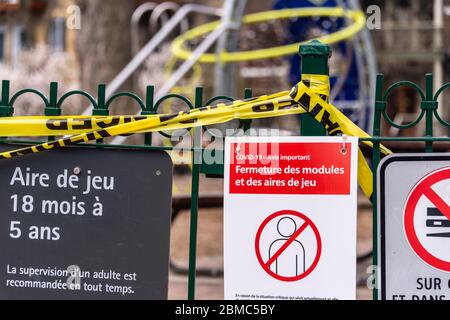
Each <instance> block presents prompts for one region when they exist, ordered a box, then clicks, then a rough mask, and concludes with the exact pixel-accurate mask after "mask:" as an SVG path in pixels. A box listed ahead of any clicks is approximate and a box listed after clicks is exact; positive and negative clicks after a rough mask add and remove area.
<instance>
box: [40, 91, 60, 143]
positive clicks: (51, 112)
mask: <svg viewBox="0 0 450 320" xmlns="http://www.w3.org/2000/svg"><path fill="white" fill-rule="evenodd" d="M44 114H45V115H46V116H48V117H53V116H60V115H61V109H60V108H58V83H57V82H51V83H50V95H49V105H48V106H45V109H44ZM53 140H55V137H53V136H49V137H48V141H53Z"/></svg>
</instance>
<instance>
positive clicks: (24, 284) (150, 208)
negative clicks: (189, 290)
mask: <svg viewBox="0 0 450 320" xmlns="http://www.w3.org/2000/svg"><path fill="white" fill-rule="evenodd" d="M7 148H9V149H11V147H10V146H8V147H4V146H3V147H1V149H0V150H6V149H7ZM0 188H1V189H0V203H1V206H0V299H166V298H167V287H168V261H169V235H170V216H171V192H172V162H171V160H170V157H169V156H168V155H167V153H165V152H162V151H161V152H160V151H151V152H149V151H134V150H133V151H131V150H117V149H114V150H111V149H108V150H101V149H93V148H92V149H91V148H67V149H63V150H52V151H48V152H43V153H40V154H32V155H26V156H24V157H20V158H17V159H12V160H1V161H0Z"/></svg>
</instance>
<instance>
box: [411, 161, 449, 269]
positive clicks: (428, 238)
mask: <svg viewBox="0 0 450 320" xmlns="http://www.w3.org/2000/svg"><path fill="white" fill-rule="evenodd" d="M403 222H404V230H405V234H406V238H407V240H408V242H409V245H410V246H411V248H412V250H413V251H414V252H415V254H416V255H417V256H418V257H419V258H420V259H421V260H422V261H423V262H425V263H426V264H428V265H430V266H431V267H433V268H436V269H438V270H440V271H445V272H450V250H448V248H449V246H450V167H446V168H442V169H439V170H436V171H434V172H431V173H429V174H428V175H426V176H425V177H423V178H422V179H421V180H420V181H419V182H418V183H417V184H416V185H415V186H414V187H413V188H412V190H411V192H410V194H409V196H408V199H407V201H406V205H405V210H404V220H403Z"/></svg>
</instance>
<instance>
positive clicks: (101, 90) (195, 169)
mask: <svg viewBox="0 0 450 320" xmlns="http://www.w3.org/2000/svg"><path fill="white" fill-rule="evenodd" d="M300 55H301V56H302V70H303V72H305V73H308V74H319V75H328V74H329V72H328V70H329V68H328V62H329V57H330V55H331V50H330V48H329V47H328V45H323V44H321V43H320V42H316V41H313V42H311V43H309V44H306V45H303V46H301V48H300ZM373 76H375V75H373ZM403 86H407V87H411V88H413V89H414V90H416V91H417V93H418V95H419V97H420V101H421V102H420V113H419V115H418V117H417V119H416V120H415V121H413V122H411V123H409V124H397V123H395V122H394V121H393V120H392V119H391V118H390V117H389V114H388V112H387V108H388V99H389V96H390V95H391V94H392V92H393V91H394V90H395V89H397V88H399V87H403ZM449 87H450V83H447V84H445V85H444V86H442V87H441V88H438V89H437V90H436V91H434V88H433V77H432V75H431V74H427V75H426V81H425V90H423V89H422V88H421V87H420V86H419V85H417V84H415V83H413V82H409V81H400V82H397V83H394V84H393V85H391V86H389V87H388V88H387V89H386V90H385V91H384V90H383V88H384V77H383V75H377V82H376V94H375V96H376V101H375V106H374V107H375V112H374V122H373V137H371V138H367V139H361V141H371V142H372V143H373V150H372V154H371V159H372V170H373V172H376V170H377V168H378V165H379V163H380V161H381V151H380V144H381V143H383V142H399V143H408V142H423V143H424V151H426V152H433V143H435V142H437V141H445V142H450V138H449V137H434V136H433V134H434V125H435V124H436V123H439V124H441V125H443V126H445V127H449V128H450V123H449V122H447V121H446V120H444V119H443V117H442V116H441V115H440V114H439V112H438V111H439V103H438V99H439V97H440V96H441V95H442V93H443V92H444V90H446V89H447V88H449ZM1 90H2V91H1V96H0V97H1V100H0V116H1V117H11V116H13V115H14V109H15V108H17V106H16V103H17V100H18V98H19V97H21V96H22V95H24V94H34V95H36V96H38V98H40V99H41V100H42V105H43V114H44V115H47V116H56V115H60V114H61V113H62V109H63V107H64V102H65V101H66V99H67V98H69V97H71V96H75V95H78V96H82V97H84V98H85V99H86V100H87V101H89V102H90V103H91V104H92V105H93V110H92V114H93V115H98V116H106V115H109V108H110V106H111V104H112V103H113V102H114V101H115V100H116V99H118V98H119V97H128V98H129V99H131V100H130V101H132V102H133V103H135V104H137V105H138V106H139V107H140V109H141V114H142V115H150V114H157V113H158V110H159V108H160V106H161V105H162V103H163V102H165V101H166V100H168V99H178V100H179V101H181V102H182V103H184V104H185V105H186V107H187V108H189V109H193V108H199V107H202V106H204V105H210V104H212V103H214V102H217V101H218V100H229V101H231V100H234V98H232V97H227V96H218V97H213V98H211V99H209V100H207V99H205V97H204V93H203V89H202V88H196V90H195V94H194V98H193V101H192V100H190V99H189V98H188V97H185V96H182V95H178V94H169V95H166V96H164V97H162V98H161V99H159V100H158V101H154V91H155V90H154V87H153V86H148V87H147V89H146V95H145V97H144V98H141V97H139V96H137V95H136V94H134V93H129V92H122V93H117V94H115V95H114V96H112V97H111V98H109V99H106V94H105V92H106V87H105V85H104V84H100V85H99V86H98V90H97V98H94V96H92V95H91V94H89V93H87V92H83V91H78V90H77V91H70V92H67V93H65V94H64V95H62V96H58V84H57V83H54V82H53V83H51V84H50V88H49V95H48V96H46V95H45V94H44V93H42V92H40V91H37V90H34V89H24V90H20V91H18V92H17V93H14V94H13V95H10V83H9V81H7V80H4V81H3V82H2V86H1ZM243 96H244V98H251V97H252V91H251V90H250V89H246V90H245V92H244V94H243ZM382 121H386V122H387V123H388V124H389V125H391V126H393V127H395V128H397V129H408V128H413V127H416V126H418V125H419V124H422V122H423V121H425V129H424V132H423V135H422V136H420V137H383V136H382V132H381V126H382ZM250 126H251V122H250V121H241V122H240V127H241V128H243V129H249V128H250ZM203 129H205V128H203ZM192 130H193V134H192V137H193V142H192V147H191V148H190V149H189V150H190V151H191V152H192V159H193V166H192V176H191V183H192V187H191V206H190V213H191V216H190V227H189V233H190V236H189V275H188V299H194V298H195V284H196V259H197V251H196V249H197V229H198V228H197V226H198V205H199V186H200V174H207V175H213V176H216V177H217V176H219V177H220V176H221V175H223V165H222V164H213V165H208V164H205V163H203V161H202V159H203V149H202V145H201V140H202V139H201V133H202V128H194V129H192ZM325 132H326V131H325V129H324V128H323V126H322V125H321V124H319V123H317V122H315V120H314V119H313V118H312V117H311V116H309V115H307V114H304V115H302V116H301V117H300V133H301V135H305V136H323V135H325ZM162 134H164V133H162ZM144 136H145V139H144V144H143V145H121V146H120V147H121V148H129V149H145V150H154V149H160V150H172V149H173V148H171V147H157V146H152V133H146V134H144ZM51 138H52V137H49V139H51ZM1 142H2V143H8V142H9V143H11V142H13V143H22V144H29V143H34V144H35V143H38V142H36V141H33V142H30V141H17V140H13V139H3V140H2V141H1ZM81 146H83V145H81ZM89 146H90V147H92V145H89ZM96 146H97V147H99V148H111V147H113V148H114V147H117V146H112V145H107V144H103V143H97V144H96ZM216 152H223V151H220V150H216ZM376 180H377V179H376V175H374V180H373V186H374V191H373V197H372V203H374V204H376V203H377V191H376V184H377V181H376ZM377 231H378V230H377V209H376V206H375V205H374V206H373V263H374V265H377V264H378V262H377V261H378V257H377V249H378V244H377V236H376V235H377ZM355 263H356V262H355ZM375 281H376V280H375ZM373 296H374V299H377V298H378V296H377V291H376V290H374V292H373Z"/></svg>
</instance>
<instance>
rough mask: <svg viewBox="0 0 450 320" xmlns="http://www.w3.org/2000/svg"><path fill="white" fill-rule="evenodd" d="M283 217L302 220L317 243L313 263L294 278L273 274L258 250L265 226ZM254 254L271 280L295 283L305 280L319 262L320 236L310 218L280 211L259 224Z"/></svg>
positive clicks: (289, 211) (300, 214) (320, 252)
mask: <svg viewBox="0 0 450 320" xmlns="http://www.w3.org/2000/svg"><path fill="white" fill-rule="evenodd" d="M283 215H292V216H296V217H298V218H300V219H302V220H304V221H305V222H304V223H306V224H307V226H308V227H310V228H311V229H312V230H313V232H314V235H315V237H316V241H317V253H316V256H315V258H314V261H313V263H312V264H311V266H309V268H308V269H307V270H306V271H305V272H304V273H302V274H300V275H298V276H295V277H284V276H280V275H278V274H276V273H275V272H273V271H272V270H270V266H268V265H267V264H266V262H264V260H263V258H262V256H261V251H260V248H259V243H260V240H261V234H262V232H263V230H264V228H265V227H266V226H267V224H268V223H269V222H270V221H272V220H273V219H275V218H277V217H280V216H283ZM255 252H256V258H257V259H258V262H259V264H260V265H261V267H262V268H263V269H264V271H266V272H267V273H268V274H269V275H270V276H272V277H273V278H275V279H277V280H280V281H285V282H295V281H299V280H301V279H304V278H306V277H307V276H308V275H310V274H311V272H313V270H314V269H315V268H316V267H317V264H318V263H319V260H320V256H321V254H322V240H321V238H320V234H319V230H318V229H317V227H316V225H315V224H314V222H312V220H311V219H310V218H308V217H307V216H305V215H304V214H302V213H300V212H297V211H293V210H281V211H278V212H275V213H273V214H271V215H270V216H268V217H267V218H266V219H265V220H264V221H263V223H262V224H261V226H260V227H259V228H258V231H257V232H256V238H255Z"/></svg>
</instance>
